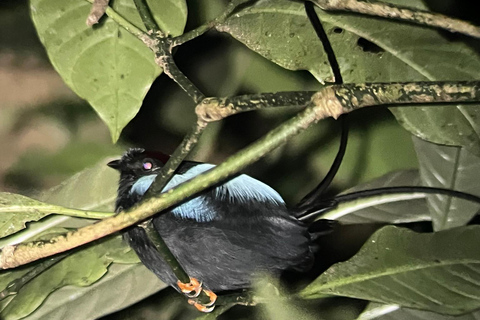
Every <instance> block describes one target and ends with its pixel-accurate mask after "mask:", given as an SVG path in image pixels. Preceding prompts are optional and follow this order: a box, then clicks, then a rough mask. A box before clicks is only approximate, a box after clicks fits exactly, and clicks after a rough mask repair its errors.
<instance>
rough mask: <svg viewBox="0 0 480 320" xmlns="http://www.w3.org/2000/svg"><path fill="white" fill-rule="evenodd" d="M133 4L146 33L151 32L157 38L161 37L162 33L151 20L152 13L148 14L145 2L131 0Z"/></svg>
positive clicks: (142, 0)
mask: <svg viewBox="0 0 480 320" xmlns="http://www.w3.org/2000/svg"><path fill="white" fill-rule="evenodd" d="M133 2H134V3H135V6H136V7H137V11H138V14H139V15H140V18H141V19H142V21H143V24H144V25H145V28H147V32H148V31H153V33H156V34H158V35H159V36H163V32H162V31H161V30H160V28H159V27H158V25H157V23H156V22H155V19H154V18H153V16H152V13H151V12H150V9H149V8H148V5H147V3H146V2H145V0H133Z"/></svg>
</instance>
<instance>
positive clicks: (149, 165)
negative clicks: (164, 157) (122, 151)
mask: <svg viewBox="0 0 480 320" xmlns="http://www.w3.org/2000/svg"><path fill="white" fill-rule="evenodd" d="M152 168H153V164H152V163H151V162H150V161H145V162H144V163H143V170H146V171H149V170H152Z"/></svg>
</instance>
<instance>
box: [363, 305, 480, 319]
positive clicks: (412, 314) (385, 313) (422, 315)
mask: <svg viewBox="0 0 480 320" xmlns="http://www.w3.org/2000/svg"><path fill="white" fill-rule="evenodd" d="M479 317H480V312H479V311H476V312H472V313H467V314H464V315H461V316H445V315H441V314H438V313H433V312H428V311H420V310H414V309H407V308H399V307H398V306H395V305H383V304H380V303H375V302H371V303H370V304H369V305H368V307H367V308H366V309H365V310H364V311H363V312H362V314H361V315H360V316H359V317H358V318H357V319H356V320H371V319H379V320H477V319H479Z"/></svg>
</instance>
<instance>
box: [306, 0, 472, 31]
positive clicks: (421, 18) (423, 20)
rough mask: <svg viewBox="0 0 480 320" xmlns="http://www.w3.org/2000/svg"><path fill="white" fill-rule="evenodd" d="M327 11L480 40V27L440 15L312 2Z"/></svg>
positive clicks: (332, 0)
mask: <svg viewBox="0 0 480 320" xmlns="http://www.w3.org/2000/svg"><path fill="white" fill-rule="evenodd" d="M310 1H312V2H313V3H315V4H316V5H317V6H319V7H320V8H321V9H323V10H325V11H350V12H357V13H362V14H366V15H370V16H375V17H382V18H389V19H397V20H403V21H409V22H412V23H416V24H421V25H427V26H430V27H436V28H441V29H444V30H447V31H450V32H453V33H462V34H465V35H467V36H471V37H474V38H480V27H478V26H475V25H473V24H471V23H468V22H466V21H462V20H459V19H454V18H451V17H448V16H445V15H442V14H439V13H432V12H429V11H423V10H416V9H411V8H406V7H400V6H394V5H392V4H389V3H382V2H371V1H369V2H365V1H357V0H310Z"/></svg>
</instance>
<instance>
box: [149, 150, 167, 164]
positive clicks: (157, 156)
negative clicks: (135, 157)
mask: <svg viewBox="0 0 480 320" xmlns="http://www.w3.org/2000/svg"><path fill="white" fill-rule="evenodd" d="M145 155H146V156H148V157H150V158H153V159H157V160H160V161H161V162H162V163H163V164H165V163H167V161H168V159H170V156H169V155H166V154H165V153H162V152H157V151H145Z"/></svg>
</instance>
